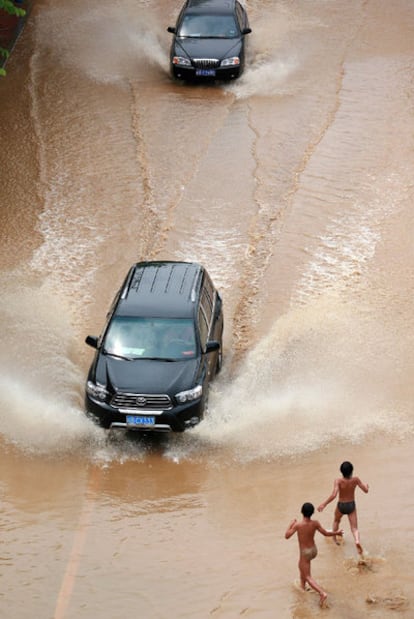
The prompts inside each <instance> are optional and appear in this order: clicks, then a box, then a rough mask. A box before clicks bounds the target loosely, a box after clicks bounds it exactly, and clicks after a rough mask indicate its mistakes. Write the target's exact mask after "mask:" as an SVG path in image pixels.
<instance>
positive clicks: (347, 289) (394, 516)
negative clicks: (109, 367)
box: [0, 0, 414, 619]
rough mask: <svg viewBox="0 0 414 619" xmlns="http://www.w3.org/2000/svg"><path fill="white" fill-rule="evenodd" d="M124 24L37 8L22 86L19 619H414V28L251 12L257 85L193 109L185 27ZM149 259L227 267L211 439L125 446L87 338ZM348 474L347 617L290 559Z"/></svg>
mask: <svg viewBox="0 0 414 619" xmlns="http://www.w3.org/2000/svg"><path fill="white" fill-rule="evenodd" d="M104 4H105V3H104ZM104 4H103V3H102V2H97V1H96V0H91V2H89V3H87V4H85V3H84V2H81V1H80V0H61V1H60V2H59V3H58V4H57V3H52V2H47V1H46V0H41V1H39V2H37V4H36V6H35V8H34V9H33V11H32V14H31V16H30V19H29V21H28V23H27V24H26V27H25V30H24V32H23V34H22V36H21V38H20V39H19V41H18V44H17V46H16V48H15V50H14V51H13V55H12V57H11V58H10V60H9V62H8V64H7V72H8V75H7V77H6V78H5V79H2V80H1V82H0V97H1V101H2V105H1V109H0V114H1V122H0V132H1V134H0V137H1V144H2V153H1V170H2V190H1V205H0V222H1V239H2V242H1V245H0V280H1V288H2V296H1V302H0V316H1V322H2V326H3V328H2V338H1V347H0V381H1V390H0V443H1V453H0V470H1V474H0V493H1V494H0V496H1V504H0V505H1V506H0V527H1V552H0V617H7V618H9V617H10V618H13V619H26V618H29V617H30V618H33V617H36V618H39V619H75V618H76V619H90V618H92V617H94V618H95V617H99V618H100V619H115V618H116V619H124V618H125V619H126V618H127V617H128V618H129V617H130V616H131V613H133V614H134V615H135V616H136V617H140V618H141V617H142V618H143V619H161V618H164V617H173V618H177V619H184V618H188V619H204V618H208V617H214V618H215V619H216V618H220V619H233V618H234V617H239V616H240V617H255V618H256V617H257V618H259V617H260V618H270V617H278V618H281V619H285V618H286V619H288V618H295V619H303V618H308V617H319V616H325V615H326V613H327V612H329V616H330V617H331V618H332V619H349V618H351V617H372V618H381V619H382V618H388V617H390V618H391V617H402V618H404V619H405V618H407V619H408V618H410V617H412V616H413V615H414V590H413V585H412V574H413V570H414V558H413V556H412V553H411V552H410V545H411V543H413V542H414V529H413V525H412V518H411V513H412V512H411V510H412V506H413V498H412V473H411V470H410V462H411V457H412V450H413V424H414V413H413V401H414V383H413V381H412V376H413V370H414V346H413V334H414V312H413V279H414V276H413V272H414V271H413V267H414V250H413V247H414V245H413V241H414V233H413V229H414V226H413V224H414V221H413V219H414V215H413V210H412V203H413V198H414V185H413V178H414V124H413V111H414V85H413V78H412V76H413V73H414V54H413V46H412V41H413V36H414V7H413V5H412V3H411V2H409V1H408V0H396V1H395V2H393V3H389V2H386V1H385V0H349V1H348V2H347V3H337V2H327V1H326V0H316V1H315V2H308V1H306V0H302V1H300V0H298V1H293V2H292V1H287V0H285V1H281V2H278V3H275V2H272V1H269V0H250V1H246V3H245V6H246V8H247V10H248V13H249V18H250V23H251V26H252V29H253V33H252V34H251V35H249V44H250V46H249V52H248V56H249V58H248V67H247V69H246V71H245V73H244V75H243V76H242V77H241V78H240V79H239V80H238V81H237V82H234V83H231V84H224V85H223V84H217V85H186V84H181V83H176V82H173V81H172V80H171V79H170V77H169V74H168V49H169V44H170V35H169V34H168V33H167V32H166V27H167V26H168V25H172V24H173V23H174V21H175V18H176V16H177V14H178V10H179V8H180V2H176V1H175V0H174V1H171V2H167V1H166V0H153V2H148V1H147V0H138V1H137V0H134V1H132V0H122V2H119V3H117V4H111V5H108V6H106V4H105V6H104ZM391 4H392V6H391ZM142 259H173V260H174V259H177V260H182V259H184V260H196V261H198V262H200V263H202V264H204V265H205V266H206V268H207V269H208V271H209V272H210V273H211V275H212V277H213V279H214V281H215V283H216V285H217V287H218V288H219V290H220V292H221V294H222V296H223V300H224V311H225V332H224V344H225V350H224V356H225V359H224V366H223V371H222V374H221V375H220V378H219V379H218V380H217V382H216V383H215V385H214V388H213V390H212V394H211V398H210V409H211V410H210V413H209V417H208V419H206V420H205V421H204V422H203V423H202V424H200V426H199V427H197V428H195V429H194V430H191V431H189V432H187V433H185V434H184V435H172V436H168V437H156V438H154V439H152V440H143V439H142V437H139V436H133V437H123V436H115V437H113V440H111V441H108V440H107V437H106V435H105V433H104V432H103V431H102V430H100V429H99V428H97V427H95V426H93V425H92V424H91V422H90V421H88V420H87V419H86V418H85V416H84V414H83V390H84V382H85V378H86V372H87V369H88V366H89V364H90V362H91V350H90V349H88V348H87V347H86V346H85V345H84V338H85V336H86V335H87V334H98V333H99V332H100V330H101V328H102V325H103V323H104V320H105V315H106V312H107V310H108V308H109V304H110V302H111V300H112V298H113V296H114V294H115V292H116V290H117V289H118V287H119V285H120V283H121V282H122V280H123V277H124V275H125V273H126V272H127V270H128V268H129V266H130V265H131V264H132V263H133V262H136V261H138V260H142ZM343 460H351V461H352V462H353V463H354V465H355V473H356V474H357V475H359V476H360V477H361V478H362V480H363V481H365V482H367V483H369V486H370V492H369V494H368V495H363V494H362V493H360V494H359V495H358V496H357V505H358V517H359V524H360V531H361V541H362V544H363V546H364V548H365V551H366V554H365V562H364V563H362V564H361V563H358V561H357V555H356V551H355V548H354V544H353V542H352V536H351V533H350V529H349V525H348V522H347V521H345V520H344V521H343V527H344V530H345V538H344V543H343V545H342V546H340V547H337V546H335V545H334V544H333V543H332V542H331V540H328V539H327V540H325V539H323V538H322V537H320V539H318V540H317V542H318V547H319V555H318V557H317V559H316V560H315V561H314V562H313V565H312V572H313V575H314V577H315V578H316V580H317V581H318V582H320V583H321V584H322V585H323V586H324V588H326V590H327V591H328V596H329V597H328V599H329V611H326V610H320V609H319V607H318V597H317V596H316V595H315V594H308V593H306V594H302V593H301V592H299V591H298V590H297V587H296V586H295V583H296V582H297V579H298V571H297V553H298V550H297V544H296V540H289V541H286V540H285V539H284V533H285V530H286V527H287V525H288V523H289V522H290V521H291V520H292V518H294V517H297V518H298V517H299V514H300V507H301V505H302V503H303V502H305V501H311V502H313V503H314V504H315V505H318V504H319V503H320V502H322V500H323V499H325V498H326V497H327V496H328V494H329V493H330V491H331V489H332V483H333V479H334V478H335V477H337V476H338V475H339V470H338V469H339V465H340V463H341V462H342V461H343ZM332 514H333V504H331V505H329V506H328V507H327V508H326V510H325V511H324V512H323V513H322V514H320V515H318V518H319V519H320V521H321V523H322V524H323V525H324V526H325V527H327V528H330V527H331V524H332Z"/></svg>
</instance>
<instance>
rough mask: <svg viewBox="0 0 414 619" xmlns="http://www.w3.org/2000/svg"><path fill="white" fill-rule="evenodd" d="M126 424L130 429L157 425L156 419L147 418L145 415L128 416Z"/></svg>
mask: <svg viewBox="0 0 414 619" xmlns="http://www.w3.org/2000/svg"><path fill="white" fill-rule="evenodd" d="M126 423H127V426H128V427H130V428H142V427H145V426H153V425H155V417H146V416H144V415H127V416H126Z"/></svg>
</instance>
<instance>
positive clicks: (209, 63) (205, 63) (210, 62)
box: [193, 58, 220, 69]
mask: <svg viewBox="0 0 414 619" xmlns="http://www.w3.org/2000/svg"><path fill="white" fill-rule="evenodd" d="M193 65H194V66H195V68H196V69H216V68H217V67H219V66H220V60H218V58H194V59H193Z"/></svg>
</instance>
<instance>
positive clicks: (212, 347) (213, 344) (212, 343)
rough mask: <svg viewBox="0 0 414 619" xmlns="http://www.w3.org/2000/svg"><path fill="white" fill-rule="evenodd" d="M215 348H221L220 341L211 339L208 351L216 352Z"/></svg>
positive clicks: (207, 347)
mask: <svg viewBox="0 0 414 619" xmlns="http://www.w3.org/2000/svg"><path fill="white" fill-rule="evenodd" d="M215 350H220V342H218V341H217V340H210V341H209V342H207V346H206V353H209V352H214V351H215Z"/></svg>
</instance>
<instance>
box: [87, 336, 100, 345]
mask: <svg viewBox="0 0 414 619" xmlns="http://www.w3.org/2000/svg"><path fill="white" fill-rule="evenodd" d="M85 343H86V344H87V345H88V346H92V348H98V337H97V336H96V335H88V336H87V337H86V338H85Z"/></svg>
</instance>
